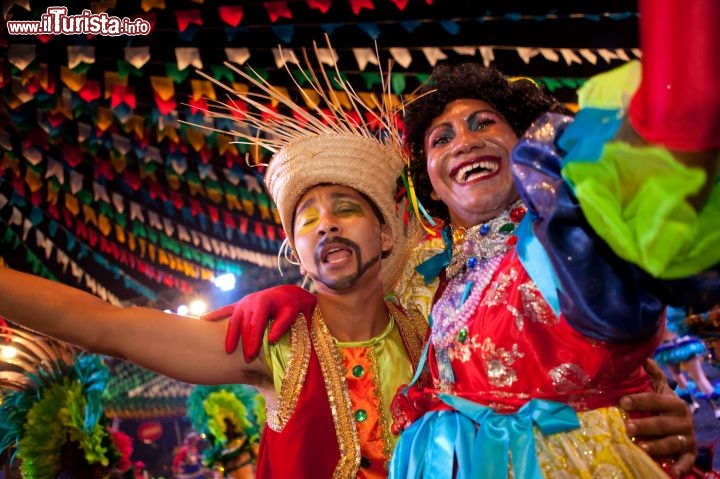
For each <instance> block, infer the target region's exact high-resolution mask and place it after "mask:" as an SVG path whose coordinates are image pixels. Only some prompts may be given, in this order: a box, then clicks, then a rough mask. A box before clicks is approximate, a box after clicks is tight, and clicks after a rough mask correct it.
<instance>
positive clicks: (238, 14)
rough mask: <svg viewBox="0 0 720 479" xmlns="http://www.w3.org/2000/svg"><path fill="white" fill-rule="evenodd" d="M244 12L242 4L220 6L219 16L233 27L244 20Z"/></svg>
mask: <svg viewBox="0 0 720 479" xmlns="http://www.w3.org/2000/svg"><path fill="white" fill-rule="evenodd" d="M243 14H244V11H243V7H242V5H233V6H225V7H218V16H219V17H220V20H222V21H223V22H225V23H227V24H228V25H230V26H231V27H233V28H235V27H237V26H238V25H240V22H242V19H243Z"/></svg>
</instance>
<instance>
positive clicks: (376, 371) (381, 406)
mask: <svg viewBox="0 0 720 479" xmlns="http://www.w3.org/2000/svg"><path fill="white" fill-rule="evenodd" d="M377 346H378V345H375V346H373V347H370V348H368V356H369V357H370V368H371V370H372V382H373V386H375V400H376V401H377V404H378V410H377V415H378V418H379V420H380V435H381V436H382V441H383V455H384V456H385V469H386V470H387V468H388V465H389V464H390V457H392V452H393V448H392V438H391V436H390V434H391V433H390V425H389V424H388V420H387V417H386V416H385V401H383V395H382V384H381V383H382V376H381V372H380V368H378V359H377V353H376V352H375V348H376V347H377Z"/></svg>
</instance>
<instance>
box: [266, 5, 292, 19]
mask: <svg viewBox="0 0 720 479" xmlns="http://www.w3.org/2000/svg"><path fill="white" fill-rule="evenodd" d="M263 5H264V6H265V10H267V13H268V16H269V17H270V21H271V22H273V23H275V22H277V21H278V19H280V18H288V19H292V17H293V16H292V12H290V9H289V8H288V6H287V3H286V2H265V3H264V4H263Z"/></svg>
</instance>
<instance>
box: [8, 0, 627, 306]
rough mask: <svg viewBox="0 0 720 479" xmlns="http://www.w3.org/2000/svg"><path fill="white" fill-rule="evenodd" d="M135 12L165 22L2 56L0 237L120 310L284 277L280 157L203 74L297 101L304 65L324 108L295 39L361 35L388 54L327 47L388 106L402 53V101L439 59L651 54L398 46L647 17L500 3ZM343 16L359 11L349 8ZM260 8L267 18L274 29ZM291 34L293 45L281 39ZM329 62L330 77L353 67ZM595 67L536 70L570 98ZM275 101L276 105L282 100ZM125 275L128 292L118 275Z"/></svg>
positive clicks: (359, 2) (342, 2) (318, 2)
mask: <svg viewBox="0 0 720 479" xmlns="http://www.w3.org/2000/svg"><path fill="white" fill-rule="evenodd" d="M9 3H10V6H9V7H8V8H6V10H5V11H6V12H9V13H8V15H11V16H12V18H13V19H17V18H24V19H27V18H30V19H37V18H39V17H40V15H41V14H42V13H44V11H43V10H42V9H41V7H39V6H38V2H36V1H32V2H31V1H29V0H24V1H15V2H9ZM191 3H196V4H202V2H201V1H199V0H198V1H196V0H192V2H191ZM12 4H14V6H13V5H12ZM64 4H66V5H67V8H68V11H69V13H71V14H76V13H80V11H81V10H82V9H83V8H87V3H86V2H82V3H81V2H75V1H73V0H70V1H68V2H64ZM133 4H134V5H137V8H136V9H135V10H134V11H132V13H131V14H129V16H130V17H132V18H142V19H144V20H146V21H147V22H148V23H149V24H150V25H151V31H150V34H149V35H147V36H146V37H137V38H124V39H123V38H107V37H104V38H101V37H99V36H96V37H92V36H91V35H38V36H36V37H28V36H11V38H10V39H9V42H8V44H7V45H5V46H4V47H5V50H6V52H5V53H6V54H5V55H4V56H2V57H0V98H1V100H2V102H3V103H4V105H5V107H6V108H5V112H4V113H3V114H1V115H0V154H1V155H2V157H1V158H0V222H1V223H0V227H2V230H3V231H1V232H0V233H1V234H0V246H2V249H3V251H4V252H5V251H7V252H8V253H7V254H17V255H24V257H25V262H26V263H27V264H29V265H31V266H30V267H31V268H32V269H33V270H34V272H36V273H38V274H42V275H44V276H47V277H56V276H58V275H59V274H64V275H69V276H70V278H71V279H72V280H73V281H75V282H76V283H78V284H81V285H82V286H83V287H85V288H86V289H89V290H91V291H92V292H93V293H95V294H98V295H99V296H101V297H103V298H105V299H107V300H108V301H110V302H122V301H124V300H125V299H126V298H127V297H128V296H142V297H146V298H148V299H150V300H152V299H153V298H155V297H156V296H157V294H156V291H157V290H158V288H160V287H164V288H173V289H177V290H178V291H182V292H190V291H192V290H193V289H194V288H197V285H198V284H199V283H202V282H208V281H211V280H212V278H213V277H215V276H217V275H218V274H221V273H224V272H233V273H236V274H244V275H245V277H246V280H247V281H248V282H250V283H251V284H250V285H249V286H248V288H247V289H248V290H252V289H254V285H253V284H252V282H253V281H254V280H257V279H258V278H260V277H261V276H265V274H264V272H266V271H272V272H273V273H272V274H273V275H274V274H275V273H276V271H275V270H276V266H277V258H276V253H277V251H278V250H279V245H280V243H281V242H282V240H283V238H284V234H283V231H282V229H281V227H280V221H279V216H278V214H277V210H276V209H275V207H274V205H273V204H272V201H271V200H270V198H269V196H268V195H267V192H266V191H265V189H264V187H263V185H262V174H263V168H262V167H256V166H250V165H256V164H262V163H265V162H267V160H268V158H267V156H268V152H266V151H263V150H261V149H258V148H254V147H250V146H249V145H247V144H242V143H236V142H234V139H233V138H232V137H231V136H229V135H227V134H225V133H223V132H224V131H229V130H231V129H237V128H238V127H237V124H236V123H235V118H234V117H232V116H229V117H218V116H216V115H211V114H209V111H210V110H211V109H213V105H214V104H216V103H217V102H222V101H225V100H226V97H224V96H223V95H224V93H223V92H220V91H218V90H217V87H216V85H214V84H213V83H212V82H209V81H206V80H205V79H202V78H200V77H199V76H198V75H196V74H195V73H194V72H195V70H203V71H204V72H206V73H208V74H209V75H210V76H211V77H213V78H215V79H217V80H218V81H220V82H223V83H225V84H228V85H231V86H232V87H233V89H235V90H237V91H248V89H250V88H251V86H250V85H248V84H246V83H244V82H243V81H242V79H240V78H239V75H237V74H236V73H234V72H233V70H232V69H231V68H230V67H229V65H232V66H233V67H235V68H240V69H243V70H244V71H245V72H248V73H250V74H252V75H259V76H261V77H263V78H265V79H268V80H269V81H271V82H272V83H274V84H277V88H278V89H279V90H280V91H281V92H282V91H285V92H286V94H288V95H289V94H290V92H289V91H288V90H287V89H286V87H285V86H284V85H283V84H282V83H277V82H276V80H278V78H279V76H280V75H282V76H286V75H287V74H286V72H285V71H282V70H287V71H289V72H290V74H291V75H292V76H293V78H294V79H295V82H296V83H297V85H298V86H299V87H300V88H302V89H303V91H304V92H305V95H303V100H304V101H305V102H306V106H307V107H308V108H314V106H315V104H316V103H317V102H318V101H319V99H318V98H317V94H316V92H315V91H313V90H312V89H311V88H309V86H308V88H306V86H307V85H306V83H305V82H306V81H307V80H306V73H305V72H304V71H303V69H302V68H301V66H300V65H299V62H298V60H297V58H298V57H299V56H301V55H302V52H301V51H300V50H299V49H298V48H297V47H295V46H294V45H293V46H292V47H291V46H289V45H290V44H291V43H295V40H296V39H297V38H298V36H299V35H300V34H301V33H302V32H303V31H304V30H308V29H313V30H315V31H317V32H319V33H320V34H327V35H328V36H330V39H331V41H332V40H333V34H335V35H338V34H340V33H344V34H347V32H348V31H349V32H350V34H351V35H353V32H356V33H355V34H354V35H355V36H357V33H360V34H361V35H360V36H363V35H365V36H366V37H367V39H368V40H369V41H367V42H360V43H366V44H367V43H370V44H371V43H372V40H378V42H377V43H378V45H379V46H378V47H377V49H376V48H368V47H357V46H353V45H350V44H347V43H345V44H339V45H338V44H335V43H333V48H330V47H328V48H319V49H318V51H317V53H318V56H319V59H320V61H321V62H322V63H324V64H325V65H333V64H334V63H335V62H338V61H339V62H340V64H339V69H340V71H342V72H343V74H342V75H345V74H347V75H353V76H354V77H355V78H353V85H354V86H356V88H358V89H359V90H358V95H359V96H360V98H361V99H363V100H364V101H365V102H366V104H368V105H369V106H370V107H372V106H373V105H375V102H374V101H373V96H374V95H375V94H376V92H377V91H378V89H379V88H381V85H382V84H383V82H384V81H385V78H384V77H383V75H382V74H381V72H380V68H379V67H381V66H383V67H384V65H382V64H381V62H384V61H385V60H388V61H391V62H392V63H393V64H394V65H395V66H394V67H393V73H392V74H391V75H390V77H389V78H390V84H389V88H390V90H391V92H392V93H393V94H394V95H395V101H396V103H397V104H398V105H399V104H400V103H401V101H402V100H403V99H405V98H406V97H407V96H408V95H410V94H411V92H412V91H413V90H414V88H416V87H417V85H419V84H421V83H423V82H424V81H426V80H427V78H428V75H429V71H430V69H431V68H432V66H434V65H436V64H437V62H439V61H441V60H443V59H446V58H450V57H457V56H461V57H462V56H466V57H472V58H475V59H479V60H480V61H482V62H483V63H484V64H486V65H490V64H493V63H496V62H497V61H498V59H499V58H512V59H513V60H514V61H518V62H520V63H522V64H524V65H530V66H532V65H533V64H538V63H539V64H557V65H562V66H566V67H575V66H587V65H591V66H598V67H602V68H605V67H609V65H610V64H614V63H619V62H625V61H628V60H631V59H633V58H638V57H640V52H639V51H638V50H637V49H635V48H631V47H625V48H615V47H612V48H611V47H607V48H570V47H568V48H565V47H558V46H557V45H548V46H547V47H538V46H533V45H528V46H517V45H505V44H472V43H470V44H465V43H464V42H463V43H458V42H457V41H450V42H445V43H444V44H438V45H423V44H418V43H417V42H414V43H412V44H411V43H409V44H408V45H406V46H398V45H397V44H393V43H389V45H390V46H388V47H383V46H382V44H383V42H382V40H383V38H386V36H387V35H388V32H389V31H390V30H400V31H402V32H406V33H407V34H408V35H409V34H411V33H412V32H417V31H420V30H422V29H423V28H426V27H428V26H429V25H430V24H432V25H434V26H437V28H440V29H441V31H442V32H444V34H445V35H447V36H448V37H449V38H461V36H462V35H463V33H464V32H466V31H467V30H470V29H472V28H477V27H478V26H480V25H491V24H494V23H495V24H497V23H500V22H517V24H518V25H521V24H522V25H527V24H528V22H532V23H534V24H538V23H543V22H548V23H551V22H554V21H557V20H559V19H567V18H576V19H578V20H582V21H585V22H608V21H609V22H614V21H617V22H621V21H624V20H627V19H628V18H629V17H634V16H635V15H636V14H635V13H634V12H600V13H597V14H589V13H577V14H574V13H562V12H560V13H559V12H555V11H549V12H546V13H540V14H537V13H536V14H521V13H513V12H506V11H505V12H503V13H494V12H492V11H487V12H485V13H482V12H479V13H477V15H473V16H471V17H463V18H459V17H457V16H452V15H450V16H448V17H447V18H437V17H436V16H430V15H428V16H427V17H423V16H414V17H408V18H403V17H402V15H400V16H398V17H397V18H394V17H393V16H392V15H387V16H385V17H386V19H379V18H376V17H373V16H371V15H370V13H371V12H374V11H376V10H378V11H379V10H382V9H385V10H384V11H385V12H387V8H388V6H389V8H390V9H391V10H394V11H397V12H398V13H401V12H404V11H406V10H408V9H409V8H410V7H415V8H416V9H419V10H418V11H419V12H420V13H422V12H423V9H426V10H427V9H430V8H433V2H432V0H297V1H293V2H254V3H244V4H242V5H226V6H219V7H216V6H205V5H203V6H202V7H198V8H183V9H176V10H170V8H171V7H170V3H166V2H165V1H164V0H139V1H136V2H134V3H133ZM89 5H90V9H91V11H92V13H94V14H97V13H103V12H110V13H112V14H115V15H122V14H124V13H128V12H130V7H127V4H123V5H121V4H120V2H116V1H111V0H99V1H96V2H90V4H89ZM183 5H187V2H184V3H183ZM473 8H475V9H477V8H476V7H473ZM308 10H309V11H311V12H313V15H314V16H312V15H308V14H307V12H308ZM24 11H26V12H29V13H27V14H23V13H22V12H24ZM338 11H341V12H345V11H347V15H344V14H340V15H334V14H333V12H338ZM433 11H434V12H435V13H437V12H436V11H435V10H433ZM23 15H24V16H23ZM259 16H264V18H263V19H262V21H258V18H259ZM391 17H393V18H391ZM426 18H427V19H426ZM9 19H10V17H6V20H9ZM268 21H269V24H268ZM523 22H524V23H523ZM353 29H354V30H353ZM208 31H210V32H214V33H215V34H219V35H220V36H221V37H224V39H225V41H224V42H222V41H219V42H212V43H208V42H198V43H197V44H202V45H203V46H202V47H197V46H194V43H193V42H194V41H195V39H196V38H200V37H199V36H198V35H206V34H207V32H208ZM268 33H269V34H270V35H271V36H274V37H275V38H274V40H273V41H272V42H267V41H265V42H258V43H252V42H248V41H243V42H239V43H240V45H242V46H239V45H238V42H233V40H234V39H235V38H236V37H238V36H240V35H244V37H242V38H245V39H249V38H251V37H253V36H256V35H257V36H262V35H266V34H268ZM203 38H204V39H206V38H208V37H203ZM213 38H215V37H213ZM423 38H430V37H429V36H428V37H423ZM278 43H280V44H282V45H284V46H283V47H282V48H276V47H277V44H278ZM299 43H301V44H302V43H306V42H304V41H303V42H299ZM378 56H379V57H380V59H381V61H379V60H378ZM225 62H227V64H226V63H225ZM329 72H330V73H329V74H330V76H331V78H332V77H334V75H338V74H339V73H337V72H335V71H334V70H329ZM585 76H586V75H577V76H551V75H547V76H542V75H538V76H532V78H533V79H534V80H535V81H536V82H537V83H539V84H542V85H544V86H545V87H546V88H548V89H549V90H551V91H561V90H565V89H569V90H575V89H576V88H577V87H579V86H580V85H582V83H583V81H584V79H585ZM343 80H346V78H343ZM356 80H359V83H357V82H356ZM343 93H344V92H342V91H338V93H337V95H335V98H336V101H337V103H338V104H337V106H338V107H340V108H349V107H350V102H349V100H348V99H347V98H346V97H345V96H344V95H343ZM234 103H235V106H236V107H237V110H238V112H236V113H235V114H239V115H241V114H242V111H243V109H250V106H249V105H245V104H243V103H242V102H240V101H239V100H237V99H235V100H234ZM266 107H267V111H268V112H272V111H273V110H274V109H276V108H278V107H279V106H278V105H277V104H273V103H269V104H268V105H266ZM198 126H202V127H205V128H199V127H198ZM251 133H252V132H251ZM3 255H5V253H3ZM248 272H251V274H247V273H248ZM256 272H263V273H261V274H254V273H256ZM108 277H109V278H112V280H113V281H114V282H115V283H119V284H120V286H119V287H117V286H115V285H111V283H110V282H108V280H107V278H108ZM269 277H270V276H268V278H269ZM273 277H274V276H273ZM260 284H261V282H260V281H259V280H258V283H257V285H260ZM265 285H266V284H265V283H263V284H262V286H265Z"/></svg>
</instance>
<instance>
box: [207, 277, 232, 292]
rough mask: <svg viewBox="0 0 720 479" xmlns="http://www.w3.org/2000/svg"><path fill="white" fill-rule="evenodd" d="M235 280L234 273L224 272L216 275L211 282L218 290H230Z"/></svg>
mask: <svg viewBox="0 0 720 479" xmlns="http://www.w3.org/2000/svg"><path fill="white" fill-rule="evenodd" d="M236 282H237V280H236V278H235V275H234V274H232V273H225V274H221V275H220V276H216V277H215V279H214V280H213V283H214V284H215V286H217V288H218V289H219V290H220V291H224V292H225V291H232V290H233V289H235V284H236Z"/></svg>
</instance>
